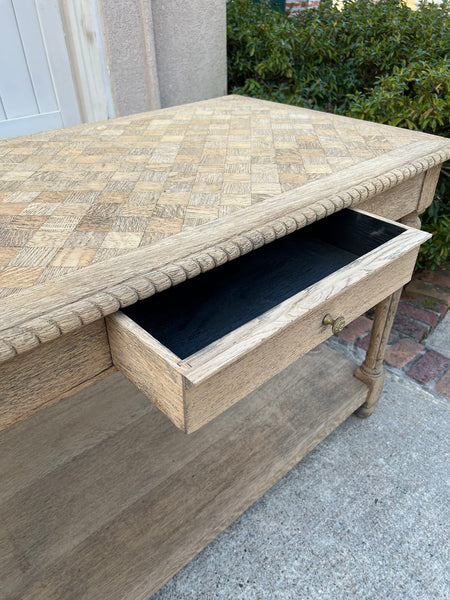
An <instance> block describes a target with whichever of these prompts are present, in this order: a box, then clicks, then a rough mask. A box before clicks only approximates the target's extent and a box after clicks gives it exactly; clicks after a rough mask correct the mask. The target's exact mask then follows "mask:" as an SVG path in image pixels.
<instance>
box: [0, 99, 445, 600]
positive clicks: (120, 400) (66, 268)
mask: <svg viewBox="0 0 450 600" xmlns="http://www.w3.org/2000/svg"><path fill="white" fill-rule="evenodd" d="M448 158H450V143H449V142H448V141H447V140H445V139H443V138H438V137H435V136H430V135H426V134H421V133H417V132H411V131H407V130H403V129H396V128H392V127H387V126H382V125H377V124H373V123H367V122H364V121H358V120H353V119H348V118H343V117H339V116H335V115H329V114H325V113H320V112H314V111H309V110H306V109H300V108H293V107H289V106H284V105H279V104H274V103H269V102H265V101H260V100H254V99H248V98H242V97H238V96H229V97H224V98H218V99H214V100H208V101H205V102H198V103H195V104H191V105H184V106H180V107H174V108H169V109H164V110H160V111H156V112H153V113H146V114H143V115H133V116H131V117H126V118H118V119H114V120H111V121H107V122H104V123H94V124H87V125H81V126H77V127H73V128H70V129H63V130H57V131H50V132H46V133H39V134H34V135H31V136H26V137H21V138H15V139H9V140H3V141H0V219H1V221H0V304H1V311H0V363H1V364H0V390H1V397H0V429H2V430H3V431H2V433H1V434H0V465H1V467H0V469H1V471H0V473H1V475H0V481H1V485H0V522H1V523H2V526H3V529H2V531H1V532H0V576H1V579H2V585H1V587H0V598H2V599H3V598H5V599H6V598H8V599H13V598H14V599H16V598H17V599H18V598H20V599H21V600H24V599H28V598H29V599H33V600H37V599H44V598H45V600H50V599H58V600H59V599H62V598H64V600H69V599H74V600H75V599H76V600H79V599H86V600H87V599H89V600H91V599H94V598H95V599H97V598H98V599H104V598H108V599H114V598H117V599H119V598H120V599H123V598H127V599H128V598H129V599H133V600H135V599H138V598H139V599H141V598H142V599H144V598H147V597H148V596H149V595H150V594H151V593H152V592H153V591H155V590H157V589H158V588H159V587H160V586H161V585H162V584H163V583H164V582H165V581H167V579H169V578H170V577H171V576H172V575H173V574H174V573H175V572H176V571H177V570H178V569H179V568H181V567H182V566H183V565H184V564H186V562H187V561H188V560H190V559H191V558H192V557H193V556H194V555H195V554H196V553H197V552H199V551H200V550H201V549H202V548H203V547H204V546H205V545H206V544H207V543H208V542H209V541H210V540H211V539H213V538H214V537H215V536H216V535H217V534H218V533H219V532H220V531H221V530H222V529H224V528H225V527H226V526H227V525H228V524H229V523H231V522H232V521H233V520H234V519H235V518H236V517H237V516H238V515H239V514H241V513H242V511H244V510H245V509H246V508H247V507H248V506H249V505H250V504H252V502H254V501H255V500H256V499H257V498H258V497H260V496H261V495H262V494H263V493H264V492H265V491H266V490H267V489H268V488H269V487H270V486H271V485H273V483H274V482H275V481H277V480H278V479H280V477H282V476H283V475H284V474H285V473H286V472H287V471H288V470H289V469H290V468H292V466H294V465H295V464H296V463H297V462H298V461H299V460H300V459H301V458H302V457H303V456H304V455H305V454H306V453H307V452H309V450H311V449H312V448H313V447H314V446H315V445H316V444H317V443H318V442H319V441H320V440H322V439H323V438H324V437H325V436H326V435H328V433H330V432H331V431H332V430H333V429H334V428H335V427H336V426H337V425H338V424H339V423H340V422H342V421H343V420H344V419H345V418H347V417H348V416H349V415H351V414H352V413H353V412H355V411H358V414H359V416H368V415H369V414H370V413H371V412H372V410H373V407H374V404H375V403H376V401H377V400H378V398H379V395H380V393H381V389H382V385H383V380H384V372H383V368H382V361H383V355H384V350H385V347H386V343H387V340H388V337H389V331H390V328H391V325H392V321H393V318H394V314H395V310H396V306H397V302H398V297H399V293H400V292H399V290H400V289H401V286H402V285H403V284H404V283H406V282H407V281H408V280H409V278H410V276H411V273H412V269H413V265H414V261H415V256H416V255H417V251H418V247H419V245H420V243H422V242H423V241H424V240H425V239H426V238H427V237H428V235H427V234H425V233H423V232H420V231H418V230H417V229H415V228H417V227H419V226H420V221H419V218H418V214H420V213H421V212H422V211H423V210H425V208H426V207H427V206H428V205H429V204H430V203H431V201H432V198H433V193H434V189H435V186H436V182H437V179H438V176H439V170H440V166H441V163H442V162H443V161H445V160H446V159H448ZM356 208H357V210H356V211H355V210H353V209H356ZM367 212H369V213H372V214H374V215H377V218H376V219H375V218H374V217H372V216H370V215H367ZM391 221H397V222H401V223H402V224H403V225H402V224H398V225H396V224H395V223H392V222H391ZM343 240H344V241H343ZM330 244H331V246H330ZM330 247H332V248H333V250H331V251H330ZM319 248H321V249H324V250H323V252H325V254H323V257H324V258H322V259H321V260H319V261H316V263H314V262H311V263H310V261H309V259H307V260H305V256H310V255H311V256H316V255H317V252H318V249H319ZM308 252H309V253H310V254H308ZM320 252H322V250H320ZM302 260H303V261H304V262H303V263H301V261H302ZM311 260H313V259H311ZM314 260H315V259H314ZM334 260H335V261H337V262H336V263H334V262H333V261H334ZM298 261H300V263H299V262H298ZM339 261H342V262H339ZM299 265H300V266H299ZM302 265H303V266H302ZM311 265H314V266H311ZM281 267H283V268H285V269H288V270H287V271H281V270H280V269H281ZM309 267H310V268H309ZM322 268H324V269H325V270H324V271H323V272H322ZM319 271H320V274H319ZM286 273H288V276H286ZM291 273H292V276H291ZM269 274H270V277H272V279H270V277H268V275H269ZM308 277H309V279H308ZM187 280H189V281H187ZM183 282H185V283H183ZM269 282H272V283H269ZM286 282H287V283H286ZM220 286H222V287H220ZM249 290H250V292H249ZM252 290H259V291H258V294H256V293H254V294H252ZM283 294H284V295H283ZM241 297H242V298H245V301H242V302H239V301H238V300H239V298H241ZM197 298H201V299H202V302H203V304H202V306H201V310H200V308H197V304H196V302H197ZM224 298H227V299H226V301H225V300H224ZM236 298H237V299H238V300H236ZM374 304H376V305H377V308H376V314H375V320H374V326H373V330H372V336H371V341H370V346H369V350H368V352H367V356H366V359H365V361H364V363H363V365H361V366H360V367H359V368H357V369H356V372H355V373H354V371H355V366H354V365H353V364H352V363H351V362H349V361H348V360H346V359H344V358H342V357H341V356H339V355H337V354H336V353H335V352H333V351H332V350H330V349H329V348H326V347H323V346H319V344H320V343H321V342H322V341H323V340H325V339H326V338H327V337H329V336H330V335H331V334H332V329H333V330H335V331H337V330H338V329H339V328H340V327H341V326H342V325H343V322H344V320H346V321H347V322H349V321H351V320H353V319H354V318H356V317H357V316H358V315H360V314H362V313H363V312H364V311H365V310H367V309H368V308H369V307H370V306H372V305H374ZM242 307H244V308H245V310H243V308H242ZM241 309H242V310H241ZM170 311H172V312H170ZM201 311H202V312H201ZM215 311H216V312H215ZM245 311H247V312H245ZM252 311H253V312H252ZM327 314H329V317H328V319H326V318H325V317H326V315H327ZM149 315H150V316H151V319H150V321H151V322H150V321H149V320H148V319H149ZM168 315H170V318H169V316H168ZM199 315H200V316H201V318H200V316H199ZM230 315H231V316H232V318H231V317H230ZM159 317H161V318H159ZM338 317H342V319H340V318H338ZM196 319H197V320H199V321H200V323H197V324H195V321H196ZM324 319H325V320H324ZM193 323H194V325H195V326H194V325H192V324H193ZM211 323H212V325H211ZM327 323H329V324H327ZM186 327H188V328H189V327H190V328H191V329H190V330H189V331H188V334H189V336H190V337H189V340H190V342H189V343H190V344H191V346H189V347H190V348H191V349H190V350H189V351H188V350H187V339H188V338H186V339H185V338H183V337H180V335H185V334H186V335H187V333H186V332H187V329H186ZM156 332H157V333H156ZM180 332H181V333H180ZM202 336H203V337H202ZM205 336H206V337H205ZM208 336H209V337H208ZM184 339H185V341H183V340H184ZM180 340H181V343H180ZM202 340H203V341H202ZM191 342H192V343H191ZM183 348H186V352H184V353H183ZM116 370H120V371H122V373H124V374H125V375H126V376H127V377H128V379H130V380H131V381H132V382H133V383H134V384H135V385H136V386H137V387H138V388H139V389H140V390H141V391H142V392H143V393H144V394H145V395H146V396H147V397H149V398H150V399H151V400H152V403H151V402H149V401H148V400H147V399H146V397H145V396H144V395H143V394H141V393H140V392H139V391H138V390H137V388H136V387H135V385H133V383H130V382H129V381H127V380H126V379H125V378H124V377H123V375H122V374H120V373H116V374H114V375H112V377H106V376H107V375H111V374H112V373H113V372H114V371H116ZM353 373H354V374H355V377H353ZM100 380H102V381H100ZM92 384H93V385H92ZM83 388H86V389H83ZM82 390H83V391H82ZM63 398H66V400H65V401H64V402H59V401H60V400H61V399H63ZM58 402H59V403H58ZM42 409H45V410H42ZM163 413H164V414H163ZM167 417H169V418H167ZM169 419H170V420H169ZM170 421H172V422H173V423H174V424H175V425H176V427H174V425H173V424H172V423H171V422H170ZM180 430H181V431H180ZM186 432H187V433H189V435H186ZM191 432H194V433H191Z"/></svg>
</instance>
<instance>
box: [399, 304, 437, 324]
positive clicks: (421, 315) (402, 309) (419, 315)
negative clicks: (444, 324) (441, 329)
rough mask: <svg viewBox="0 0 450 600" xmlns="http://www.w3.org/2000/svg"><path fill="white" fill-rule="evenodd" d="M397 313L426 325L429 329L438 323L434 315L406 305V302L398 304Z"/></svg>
mask: <svg viewBox="0 0 450 600" xmlns="http://www.w3.org/2000/svg"><path fill="white" fill-rule="evenodd" d="M397 312H398V313H399V314H401V315H406V316H407V317H410V318H411V319H415V320H417V321H421V322H422V323H426V324H427V325H430V326H431V327H436V325H437V324H438V322H439V317H438V315H436V314H435V313H433V312H430V311H428V310H425V309H423V308H419V307H417V306H413V305H412V304H407V303H406V302H400V303H399V305H398V309H397Z"/></svg>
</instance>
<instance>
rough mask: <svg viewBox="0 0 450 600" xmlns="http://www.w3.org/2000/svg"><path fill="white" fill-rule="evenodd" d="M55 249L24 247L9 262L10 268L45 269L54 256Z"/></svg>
mask: <svg viewBox="0 0 450 600" xmlns="http://www.w3.org/2000/svg"><path fill="white" fill-rule="evenodd" d="M57 252H58V250H57V249H56V248H45V247H43V248H41V247H30V246H24V247H23V248H21V249H20V252H18V254H17V255H16V256H15V257H14V258H13V259H12V260H11V262H10V266H11V267H46V266H47V265H48V264H49V262H50V261H51V260H52V258H53V257H54V256H55V254H56V253H57Z"/></svg>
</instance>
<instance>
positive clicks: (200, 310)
mask: <svg viewBox="0 0 450 600" xmlns="http://www.w3.org/2000/svg"><path fill="white" fill-rule="evenodd" d="M429 237H430V236H429V234H428V233H425V232H423V231H419V230H416V229H411V228H408V227H406V226H404V225H401V224H398V223H395V222H393V221H388V220H386V219H382V218H379V217H374V216H372V215H370V214H368V213H365V212H363V211H358V210H343V211H341V212H338V213H336V214H334V215H332V216H330V217H327V218H326V219H323V220H321V221H318V222H316V223H314V224H313V225H310V226H308V227H305V228H303V229H300V230H298V231H296V232H295V233H292V234H290V235H288V236H286V237H283V238H280V239H278V240H276V241H274V242H273V243H271V244H268V245H266V246H263V247H262V248H259V249H258V250H255V251H253V252H251V253H250V254H246V255H244V256H241V257H240V258H238V259H236V260H234V261H231V262H228V263H226V264H224V265H222V266H219V267H217V268H215V269H213V270H212V271H208V272H206V273H203V274H201V275H199V276H198V277H195V278H193V279H190V280H187V281H185V282H184V283H181V284H179V285H177V286H175V287H172V288H170V289H168V290H166V291H164V292H161V293H159V294H156V295H155V296H152V297H150V298H148V299H146V300H142V301H140V302H138V303H136V304H133V305H131V306H129V307H127V308H125V309H124V310H123V311H122V312H117V313H115V314H113V315H111V316H109V317H107V318H106V322H107V327H108V334H109V341H110V346H111V352H112V357H113V362H114V364H115V365H116V367H117V368H118V369H120V370H121V371H122V372H123V373H124V374H125V375H126V376H127V377H128V378H129V379H130V380H131V381H132V382H133V383H134V384H135V385H136V386H137V387H138V388H139V389H140V390H141V391H142V392H143V393H144V394H146V395H147V396H148V397H149V398H150V400H151V401H152V402H154V403H155V405H156V406H157V407H158V408H159V409H160V410H161V411H162V412H164V413H165V414H166V415H167V416H168V417H169V418H170V419H171V420H172V421H173V423H174V424H175V425H176V426H177V427H179V428H180V429H183V430H184V431H186V432H187V433H190V432H192V431H195V430H196V429H198V428H199V427H201V426H202V425H204V424H205V423H207V422H208V421H210V420H211V419H213V418H214V417H216V416H217V415H218V414H220V413H221V412H223V411H224V410H226V409H227V408H228V407H229V406H231V405H232V404H234V403H235V402H237V401H238V400H240V399H241V398H243V397H244V396H246V395H247V394H249V393H250V392H251V391H252V390H254V389H255V388H257V387H259V386H260V385H261V384H262V383H263V382H264V381H266V380H267V379H269V378H270V377H272V376H273V375H275V374H276V373H278V372H280V371H281V370H282V369H284V368H285V367H287V366H288V365H289V364H291V363H292V362H294V361H295V360H297V359H298V358H299V357H300V356H302V355H303V354H305V353H306V352H308V351H309V350H310V349H312V348H314V347H315V346H316V345H317V344H319V343H321V342H323V341H324V340H325V339H326V338H328V337H329V336H330V335H331V334H332V332H333V329H334V330H335V331H336V330H337V329H339V327H342V326H343V324H344V322H345V323H349V322H350V321H352V320H353V319H355V318H356V317H358V316H359V315H361V314H362V313H364V312H365V311H366V310H368V309H369V308H371V307H372V306H374V305H375V304H377V303H378V302H379V301H380V300H382V299H383V298H385V297H386V296H388V295H389V294H391V293H393V292H394V291H395V290H397V289H398V288H400V287H401V286H403V285H404V284H405V283H407V282H408V281H409V279H410V278H411V274H412V271H413V268H414V263H415V260H416V256H417V252H418V249H419V246H420V244H421V243H423V242H424V241H425V240H426V239H428V238H429ZM327 315H328V318H325V317H326V316H327ZM338 318H339V319H338ZM324 319H325V323H327V322H329V324H324ZM333 320H335V321H334V325H333V323H332V321H333Z"/></svg>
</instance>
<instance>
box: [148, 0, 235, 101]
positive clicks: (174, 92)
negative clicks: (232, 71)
mask: <svg viewBox="0 0 450 600" xmlns="http://www.w3.org/2000/svg"><path fill="white" fill-rule="evenodd" d="M152 12H153V23H154V32H155V37H154V39H155V47H156V57H157V63H158V74H159V90H160V96H161V104H162V106H173V105H176V104H182V103H184V102H194V101H196V100H203V99H206V98H214V97H215V96H223V95H224V94H226V90H227V72H226V69H227V64H226V0H189V1H188V2H186V1H184V0H152Z"/></svg>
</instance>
